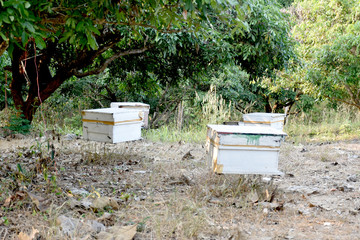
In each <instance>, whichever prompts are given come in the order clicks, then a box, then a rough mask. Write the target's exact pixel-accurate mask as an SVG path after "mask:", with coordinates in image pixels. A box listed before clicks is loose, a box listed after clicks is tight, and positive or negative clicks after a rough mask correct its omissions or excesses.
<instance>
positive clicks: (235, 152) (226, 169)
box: [207, 125, 286, 175]
mask: <svg viewBox="0 0 360 240" xmlns="http://www.w3.org/2000/svg"><path fill="white" fill-rule="evenodd" d="M207 127H208V130H207V147H208V149H207V162H208V165H209V166H210V167H211V168H212V170H213V171H214V172H215V173H219V174H220V173H223V174H276V175H278V174H280V175H282V174H283V173H282V172H280V171H279V170H278V159H279V150H280V144H281V142H282V141H283V140H284V138H285V136H286V133H284V132H283V131H282V130H278V129H275V128H272V127H266V126H255V125H253V126H234V125H208V126H207Z"/></svg>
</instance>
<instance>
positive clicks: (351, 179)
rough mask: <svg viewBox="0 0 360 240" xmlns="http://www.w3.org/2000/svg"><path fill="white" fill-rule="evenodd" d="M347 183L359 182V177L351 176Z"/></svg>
mask: <svg viewBox="0 0 360 240" xmlns="http://www.w3.org/2000/svg"><path fill="white" fill-rule="evenodd" d="M346 181H348V182H357V176H356V175H351V176H349V177H348V178H347V179H346Z"/></svg>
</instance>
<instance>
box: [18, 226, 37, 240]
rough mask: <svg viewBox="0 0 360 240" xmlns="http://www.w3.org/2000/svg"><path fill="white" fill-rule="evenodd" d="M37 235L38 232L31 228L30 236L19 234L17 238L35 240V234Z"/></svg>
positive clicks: (19, 239)
mask: <svg viewBox="0 0 360 240" xmlns="http://www.w3.org/2000/svg"><path fill="white" fill-rule="evenodd" d="M38 233H39V230H37V229H35V228H32V231H31V233H30V235H27V234H26V233H23V232H20V233H19V235H18V236H17V237H18V240H33V239H35V237H36V234H38Z"/></svg>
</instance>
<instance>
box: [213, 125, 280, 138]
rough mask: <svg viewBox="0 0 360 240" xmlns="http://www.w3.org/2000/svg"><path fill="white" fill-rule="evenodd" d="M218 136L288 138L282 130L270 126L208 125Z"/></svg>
mask: <svg viewBox="0 0 360 240" xmlns="http://www.w3.org/2000/svg"><path fill="white" fill-rule="evenodd" d="M207 127H208V128H211V129H213V130H215V131H216V132H217V133H218V134H251V135H277V136H279V135H280V136H287V134H286V133H285V132H283V131H282V130H279V129H276V128H272V127H269V126H236V125H212V124H209V125H207Z"/></svg>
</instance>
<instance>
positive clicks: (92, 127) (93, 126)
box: [82, 102, 149, 143]
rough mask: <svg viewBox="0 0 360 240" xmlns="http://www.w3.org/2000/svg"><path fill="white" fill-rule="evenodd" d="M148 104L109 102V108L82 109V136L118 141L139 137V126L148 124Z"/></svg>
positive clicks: (103, 140) (111, 141)
mask: <svg viewBox="0 0 360 240" xmlns="http://www.w3.org/2000/svg"><path fill="white" fill-rule="evenodd" d="M148 114H149V105H148V104H142V103H127V102H124V103H122V102H118V103H111V107H110V108H99V109H89V110H84V111H82V121H83V138H84V139H85V140H93V141H100V142H110V143H118V142H125V141H133V140H139V139H141V127H142V126H146V127H147V124H148V120H147V119H148Z"/></svg>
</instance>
